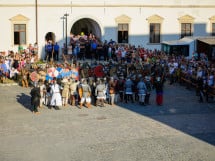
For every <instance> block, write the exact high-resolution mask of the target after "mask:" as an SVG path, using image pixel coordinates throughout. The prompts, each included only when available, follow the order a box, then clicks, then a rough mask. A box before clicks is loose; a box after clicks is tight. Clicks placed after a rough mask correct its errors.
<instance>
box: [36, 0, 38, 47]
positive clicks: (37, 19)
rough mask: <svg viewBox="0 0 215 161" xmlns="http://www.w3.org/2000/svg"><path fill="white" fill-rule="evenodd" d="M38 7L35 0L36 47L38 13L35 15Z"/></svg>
mask: <svg viewBox="0 0 215 161" xmlns="http://www.w3.org/2000/svg"><path fill="white" fill-rule="evenodd" d="M37 9H38V5H37V0H35V19H36V43H37V45H38V15H37V14H38V13H37Z"/></svg>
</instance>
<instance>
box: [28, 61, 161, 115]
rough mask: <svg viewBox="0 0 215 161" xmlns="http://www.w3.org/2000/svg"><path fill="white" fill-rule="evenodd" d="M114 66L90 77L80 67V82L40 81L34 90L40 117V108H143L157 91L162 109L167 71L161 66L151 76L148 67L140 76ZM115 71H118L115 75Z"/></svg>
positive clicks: (70, 79)
mask: <svg viewBox="0 0 215 161" xmlns="http://www.w3.org/2000/svg"><path fill="white" fill-rule="evenodd" d="M111 64H112V63H108V65H109V68H105V65H103V66H102V71H97V70H92V69H88V73H86V72H85V71H83V70H86V69H87V68H86V64H85V65H82V66H81V67H79V73H82V74H80V77H79V79H77V78H74V77H72V76H65V77H63V78H57V77H54V78H53V79H49V80H41V79H40V80H39V82H38V83H35V86H34V88H32V90H31V96H32V104H33V105H34V112H36V113H37V112H38V108H42V107H43V106H44V105H45V106H47V107H49V108H55V109H57V110H58V109H60V108H59V107H61V106H63V107H68V105H71V106H77V107H79V108H82V107H84V106H85V107H86V108H91V107H92V105H94V106H101V107H104V106H105V104H110V105H112V106H114V104H115V103H118V102H123V103H129V102H132V103H134V102H139V103H140V104H141V105H147V104H149V102H150V101H149V99H150V94H151V91H152V89H153V88H154V87H155V88H156V92H157V93H159V99H158V100H157V104H158V105H162V92H163V83H164V81H163V78H164V68H163V67H162V66H161V65H160V64H154V66H153V68H152V67H150V72H149V71H148V69H147V67H146V66H145V67H144V68H145V69H142V70H140V71H141V72H138V70H137V68H136V67H135V66H133V65H129V66H128V65H127V66H126V69H125V70H123V64H120V65H118V66H115V65H114V64H112V65H111ZM110 65H111V66H110ZM99 66H101V64H97V65H96V66H95V67H94V69H100V68H99ZM91 67H92V65H91ZM113 68H116V69H115V70H117V71H112V69H113ZM105 70H108V71H105ZM151 70H153V71H151ZM89 71H91V72H89ZM119 71H121V72H119ZM94 72H95V73H94ZM105 72H106V73H105ZM110 72H112V73H110ZM35 89H37V90H35ZM35 93H37V94H35ZM35 100H36V103H35Z"/></svg>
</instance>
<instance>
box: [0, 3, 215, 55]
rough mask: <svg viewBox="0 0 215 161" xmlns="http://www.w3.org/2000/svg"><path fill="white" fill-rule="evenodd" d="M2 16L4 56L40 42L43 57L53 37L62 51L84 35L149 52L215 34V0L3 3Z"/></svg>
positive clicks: (1, 5)
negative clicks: (72, 36) (74, 36)
mask: <svg viewBox="0 0 215 161" xmlns="http://www.w3.org/2000/svg"><path fill="white" fill-rule="evenodd" d="M0 13H1V14H0V19H1V21H2V23H1V30H0V35H1V36H0V51H7V50H14V51H17V50H18V45H19V44H22V45H23V46H24V47H25V46H26V47H27V46H28V45H29V44H30V43H31V44H34V43H35V42H37V43H38V47H39V55H40V57H42V56H43V55H44V52H45V51H44V46H45V42H46V37H47V36H49V34H52V36H53V35H54V36H53V37H54V41H56V42H58V44H59V45H60V46H63V43H65V41H66V37H67V41H68V42H69V36H70V33H73V34H80V33H82V32H84V33H85V34H89V33H93V34H95V35H96V36H97V37H98V38H100V39H101V40H102V41H104V40H107V41H109V40H110V39H112V40H114V41H116V42H118V43H129V44H132V45H136V46H137V45H140V46H142V47H145V48H148V49H161V42H163V41H169V40H177V39H180V38H182V37H184V36H214V35H215V1H214V0H203V1H202V0H150V1H149V0H133V1H127V0H126V1H122V0H105V1H103V0H93V1H88V0H75V1H72V0H60V1H59V0H51V1H45V0H10V1H8V0H0ZM64 15H67V16H64Z"/></svg>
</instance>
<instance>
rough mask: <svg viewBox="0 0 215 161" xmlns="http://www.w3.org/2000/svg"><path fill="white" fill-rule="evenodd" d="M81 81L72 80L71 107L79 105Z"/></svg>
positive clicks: (70, 87)
mask: <svg viewBox="0 0 215 161" xmlns="http://www.w3.org/2000/svg"><path fill="white" fill-rule="evenodd" d="M79 83H80V82H79V81H77V80H75V79H74V78H72V80H71V84H70V86H69V89H70V100H71V102H70V103H71V105H72V106H76V105H77V104H78V85H79Z"/></svg>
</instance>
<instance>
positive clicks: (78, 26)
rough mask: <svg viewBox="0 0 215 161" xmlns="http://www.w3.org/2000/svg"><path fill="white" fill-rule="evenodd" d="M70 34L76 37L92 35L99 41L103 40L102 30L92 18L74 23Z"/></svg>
mask: <svg viewBox="0 0 215 161" xmlns="http://www.w3.org/2000/svg"><path fill="white" fill-rule="evenodd" d="M70 33H73V34H74V35H81V33H84V34H85V35H89V34H90V33H92V34H94V35H95V36H96V37H97V38H98V39H100V40H101V35H102V34H101V28H100V26H99V24H98V23H97V22H96V21H94V20H93V19H90V18H82V19H80V20H78V21H76V22H75V23H74V25H73V26H72V28H71V31H70Z"/></svg>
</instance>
